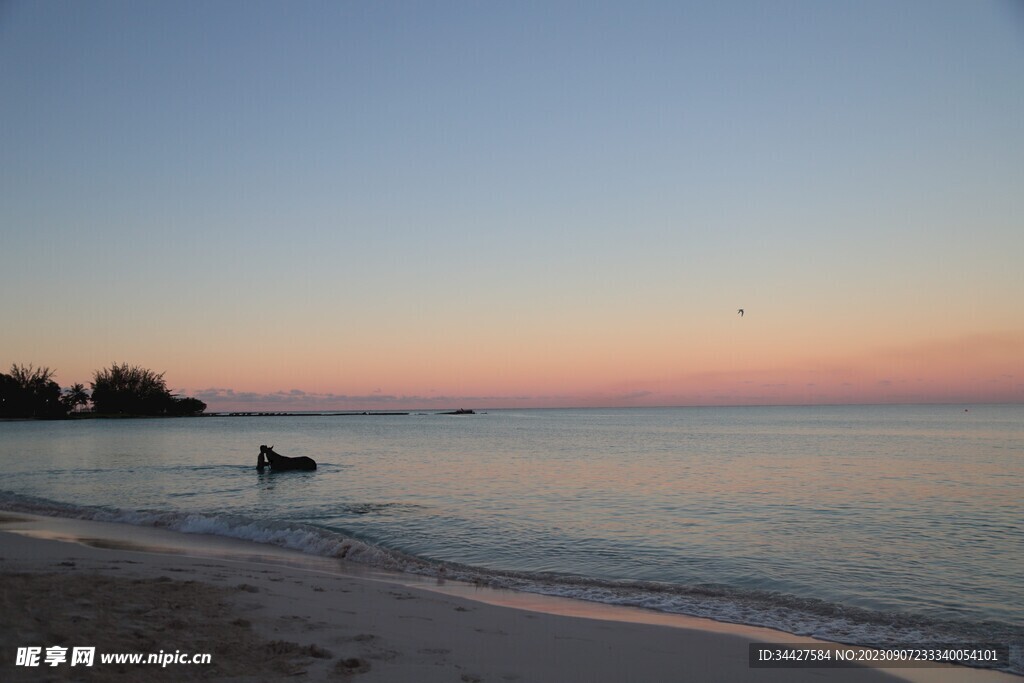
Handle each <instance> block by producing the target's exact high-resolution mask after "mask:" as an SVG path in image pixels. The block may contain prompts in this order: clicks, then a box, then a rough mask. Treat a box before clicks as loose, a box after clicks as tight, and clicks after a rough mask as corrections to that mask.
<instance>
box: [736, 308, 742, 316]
mask: <svg viewBox="0 0 1024 683" xmlns="http://www.w3.org/2000/svg"><path fill="white" fill-rule="evenodd" d="M736 312H737V313H739V314H740V317H741V318H742V317H743V309H742V308H741V309H739V310H738V311H736Z"/></svg>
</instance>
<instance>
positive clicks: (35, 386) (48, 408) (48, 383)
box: [0, 363, 66, 418]
mask: <svg viewBox="0 0 1024 683" xmlns="http://www.w3.org/2000/svg"><path fill="white" fill-rule="evenodd" d="M53 375H54V372H53V370H50V368H46V367H43V368H35V367H32V365H31V364H29V365H18V364H17V363H15V364H13V365H11V373H10V374H9V375H5V374H2V373H0V416H3V417H47V418H49V417H61V416H62V415H64V414H65V412H66V411H65V409H64V404H63V403H62V402H61V396H60V386H58V385H57V383H56V382H54V381H53Z"/></svg>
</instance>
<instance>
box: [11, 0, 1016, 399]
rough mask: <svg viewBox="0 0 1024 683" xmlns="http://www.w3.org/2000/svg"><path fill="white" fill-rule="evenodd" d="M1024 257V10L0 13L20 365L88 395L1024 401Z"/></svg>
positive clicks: (75, 8) (343, 7)
mask: <svg viewBox="0 0 1024 683" xmlns="http://www.w3.org/2000/svg"><path fill="white" fill-rule="evenodd" d="M1022 256H1024V5H1022V3H1020V2H1015V1H1013V0H1005V1H987V0H986V1H977V2H976V1H973V0H958V1H950V0H901V1H899V2H892V1H891V0H882V1H875V0H849V1H846V0H837V1H836V2H818V1H816V0H807V1H771V2H769V1H767V0H765V1H763V2H751V1H741V0H736V1H731V2H715V3H706V2H700V3H698V2H692V3H691V2H683V1H681V0H672V1H669V2H645V1H639V2H633V1H631V2H602V1H600V0H594V1H590V2H563V1H561V0H553V1H552V0H547V1H544V2H529V1H527V2H501V3H499V2H468V1H467V2H446V1H439V2H388V1H382V2H364V1H360V2H345V1H342V0H338V1H335V2H310V1H299V2H283V1H282V2H256V1H252V2H232V1H230V0H226V1H223V2H212V3H211V2H194V1H189V0H184V1H180V0H179V1H176V2H172V3H169V2H156V1H149V0H132V1H128V0H125V1H117V2H115V1H109V0H97V1H94V2H77V1H71V0H67V1H56V0H37V1H31V2H28V1H18V0H15V1H11V0H0V321H2V324H0V370H4V369H6V368H7V367H9V366H10V364H12V363H18V364H30V363H31V364H34V365H36V366H47V367H50V368H52V369H54V370H55V371H56V380H57V381H58V383H60V384H61V385H62V386H68V385H70V384H72V383H74V382H82V383H85V384H86V385H88V383H89V381H90V380H91V378H92V375H93V373H94V372H95V371H96V370H98V369H100V368H103V367H108V366H109V365H110V364H112V363H115V362H116V363H130V364H136V365H141V366H144V367H147V368H150V369H153V370H155V371H158V372H164V373H165V379H166V380H167V383H168V385H169V387H171V388H172V389H173V390H174V391H176V392H180V393H183V394H186V395H191V396H197V397H199V398H201V399H203V400H204V401H206V402H207V403H208V404H209V406H210V409H211V410H263V409H275V410H314V409H337V410H348V409H369V410H388V409H397V408H433V407H437V408H441V407H444V408H456V407H466V408H501V407H559V406H565V407H568V406H649V405H659V406H661V405H748V404H764V405H771V404H819V403H828V404H831V403H890V402H953V403H957V402H972V403H977V402H1024V267H1022V265H1021V258H1022ZM740 308H742V309H744V314H743V315H742V316H740V315H739V314H738V313H737V310H738V309H740Z"/></svg>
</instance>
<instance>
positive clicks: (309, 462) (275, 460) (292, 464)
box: [256, 445, 316, 472]
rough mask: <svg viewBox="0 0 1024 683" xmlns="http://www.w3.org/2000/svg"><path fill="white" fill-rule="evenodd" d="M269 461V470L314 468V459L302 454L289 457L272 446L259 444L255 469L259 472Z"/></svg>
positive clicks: (281, 470) (282, 470)
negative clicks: (296, 456)
mask: <svg viewBox="0 0 1024 683" xmlns="http://www.w3.org/2000/svg"><path fill="white" fill-rule="evenodd" d="M267 463H270V471H271V472H284V471H286V470H315V469H316V461H315V460H313V458H307V457H306V456H304V455H302V456H299V457H298V458H289V457H288V456H285V455H281V454H280V453H277V452H275V451H274V447H273V446H269V447H268V446H266V445H264V446H260V457H259V459H257V460H256V469H257V470H259V471H260V472H262V471H263V468H264V467H266V466H267Z"/></svg>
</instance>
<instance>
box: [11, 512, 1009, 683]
mask: <svg viewBox="0 0 1024 683" xmlns="http://www.w3.org/2000/svg"><path fill="white" fill-rule="evenodd" d="M0 530H2V531H0V571H2V573H3V575H4V589H3V591H0V612H2V614H3V619H2V622H0V637H2V642H3V643H4V646H3V647H4V653H3V656H2V666H0V678H2V679H3V680H5V681H39V680H96V681H107V680H123V681H128V680H140V679H143V678H145V679H146V680H158V681H177V680H194V679H196V680H224V681H272V680H353V681H356V680H358V681H363V682H365V683H370V682H372V681H388V682H399V683H400V682H404V681H408V682H409V683H413V682H415V683H424V682H431V681H438V682H440V681H453V682H455V683H467V682H468V683H478V682H482V681H537V682H551V683H556V682H557V683H564V682H571V681H581V682H582V681H588V682H596V681H607V682H609V683H611V682H626V681H636V682H648V681H651V682H658V681H820V680H826V679H827V680H836V681H892V680H912V681H999V680H1004V681H1015V680H1020V679H1019V678H1016V677H1013V676H1008V675H1002V674H996V673H992V672H982V671H976V670H968V669H961V668H944V669H899V670H895V669H889V670H885V671H883V670H878V669H829V670H825V669H807V670H798V669H775V670H771V669H752V668H750V667H749V666H748V661H747V652H748V643H750V642H781V641H789V642H807V640H808V639H806V638H797V637H795V636H787V635H785V634H779V633H777V632H773V631H768V630H766V629H754V628H746V627H740V626H733V625H726V624H717V623H715V622H706V621H704V620H698V619H687V618H685V617H674V616H671V615H658V614H655V613H647V612H644V611H641V610H629V609H616V608H608V607H604V606H593V605H588V604H587V603H581V602H577V601H568V600H566V601H559V600H551V599H547V598H538V597H537V596H523V595H517V594H513V595H502V594H501V593H499V592H495V591H487V590H485V589H482V588H477V587H473V586H460V585H457V584H452V583H450V582H448V583H445V584H441V585H438V584H437V582H436V581H434V583H433V585H431V584H429V583H428V582H426V581H423V582H420V583H419V584H417V581H416V579H415V578H414V577H413V578H410V579H408V580H405V579H403V578H402V577H387V576H383V575H371V574H368V573H366V572H365V571H364V572H362V574H363V575H360V569H359V568H358V567H349V568H348V569H351V570H352V571H351V573H343V572H342V570H344V569H346V568H345V567H344V565H341V564H340V563H339V562H338V561H334V560H326V559H325V558H306V557H304V556H301V555H299V554H297V553H289V552H287V551H280V552H277V551H276V550H275V549H267V548H263V547H262V546H255V545H252V547H251V550H252V552H253V553H254V554H253V555H252V556H250V557H246V556H245V551H246V549H247V548H248V547H249V546H250V544H246V543H241V542H239V543H237V544H231V543H228V544H225V543H224V540H223V539H213V540H211V539H204V538H203V537H198V536H196V537H192V536H188V535H184V534H174V533H172V532H166V531H162V530H159V529H140V528H137V527H128V526H125V525H113V524H104V523H101V522H83V521H78V520H58V519H54V518H45V517H35V516H31V515H15V514H7V515H4V516H3V517H2V521H0ZM138 538H143V539H144V542H139V541H138V540H137V539H138ZM204 543H208V544H209V545H204ZM155 548H160V549H162V552H152V550H153V549H155ZM184 548H192V549H193V550H192V551H191V552H187V553H186V552H183V549H184ZM290 560H291V561H292V562H289V561H290ZM318 563H319V564H318ZM328 563H329V564H328ZM332 568H333V569H332ZM501 603H505V604H501ZM510 605H514V606H510ZM33 646H35V647H40V648H41V653H40V663H39V665H38V666H35V667H30V666H24V665H21V666H19V665H18V664H17V661H16V660H17V653H18V648H22V647H33ZM53 646H59V647H65V648H68V651H67V655H66V657H67V661H65V662H62V663H59V664H58V665H57V666H48V665H46V662H45V657H46V653H47V649H48V648H51V647H53ZM76 647H83V648H90V647H92V648H95V661H94V664H93V666H92V667H85V666H83V665H82V664H78V665H75V666H71V663H70V662H71V659H72V649H73V648H76ZM129 653H143V654H146V655H148V654H149V653H156V654H164V655H166V657H165V658H169V657H170V656H171V653H174V654H175V655H176V656H177V658H178V660H182V659H186V658H185V657H184V655H189V656H191V655H193V654H197V653H198V654H209V655H210V658H209V660H210V661H209V663H178V662H174V663H169V664H167V665H166V666H161V665H160V664H131V663H102V662H101V661H100V657H101V655H102V654H129Z"/></svg>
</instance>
